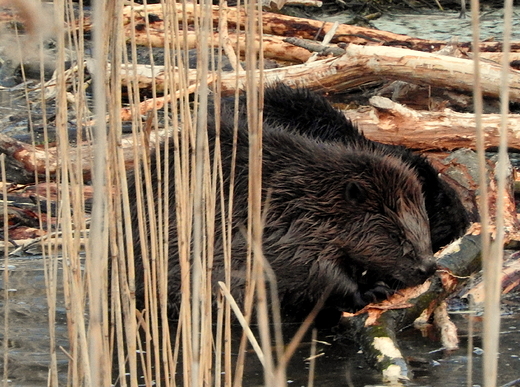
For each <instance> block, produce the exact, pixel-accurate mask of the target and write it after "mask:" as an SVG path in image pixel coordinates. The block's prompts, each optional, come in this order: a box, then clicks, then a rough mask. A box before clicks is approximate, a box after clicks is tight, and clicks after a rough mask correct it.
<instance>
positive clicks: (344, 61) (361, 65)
mask: <svg viewBox="0 0 520 387" xmlns="http://www.w3.org/2000/svg"><path fill="white" fill-rule="evenodd" d="M345 51H346V52H345V55H343V56H341V57H339V58H329V59H324V60H320V61H315V62H312V63H306V64H302V65H294V66H287V67H283V68H277V69H269V70H264V80H265V82H266V83H270V82H277V81H283V82H285V83H287V84H289V85H298V86H305V87H308V88H310V89H313V90H321V91H327V92H333V93H334V92H340V91H345V90H348V89H350V88H353V87H357V86H360V85H363V84H365V83H368V82H372V81H375V80H380V79H393V80H401V81H406V82H411V83H415V84H419V85H428V86H433V87H440V88H446V89H452V90H459V91H460V90H462V91H466V92H472V90H473V83H472V82H473V73H474V71H473V62H472V61H470V60H468V59H461V58H453V57H447V56H444V55H436V54H430V53H421V52H417V51H412V50H407V49H401V48H395V47H370V46H358V45H354V44H351V45H349V46H348V47H347V48H346V50H345ZM480 72H481V80H482V81H481V82H482V92H483V94H484V95H485V96H492V97H498V95H499V92H500V90H499V85H500V76H501V69H500V66H498V65H496V64H494V63H482V64H481V68H480ZM236 77H239V80H238V87H239V88H244V85H245V80H246V73H245V72H239V73H238V74H237V73H225V74H223V75H222V78H221V86H222V91H223V93H224V94H231V93H233V92H234V91H235V89H236V85H237V82H236ZM211 80H213V77H210V78H209V81H211ZM157 82H158V83H159V84H160V83H161V82H164V79H163V78H161V75H160V74H158V75H157ZM195 82H196V80H194V79H189V80H188V83H189V84H195ZM509 86H510V99H511V101H513V102H520V72H519V71H516V70H511V71H510V82H509ZM156 102H157V105H156V106H157V108H160V107H161V106H162V105H161V100H160V99H157V100H156ZM139 110H140V111H141V112H142V111H146V110H145V108H143V107H140V108H139Z"/></svg>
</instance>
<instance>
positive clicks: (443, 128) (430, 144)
mask: <svg viewBox="0 0 520 387" xmlns="http://www.w3.org/2000/svg"><path fill="white" fill-rule="evenodd" d="M370 104H371V105H372V107H361V108H359V109H358V110H348V111H346V112H345V113H346V115H347V116H348V117H349V118H350V119H351V120H352V121H353V122H354V123H356V124H357V125H358V127H359V128H360V129H361V130H362V131H363V133H364V134H365V135H366V136H367V137H368V138H370V139H373V140H377V141H380V142H383V143H386V144H400V145H404V146H406V147H408V148H412V149H428V150H454V149H458V148H471V149H475V148H476V133H475V115H474V114H473V113H457V112H454V111H452V110H449V109H445V110H443V111H441V112H429V111H424V110H422V111H417V110H412V109H409V108H407V107H405V106H403V105H401V104H398V103H395V102H393V101H392V100H390V99H388V98H385V97H377V96H375V97H372V98H371V99H370ZM507 124H508V125H507V131H508V145H509V147H511V148H516V149H520V115H518V114H510V115H509V119H508V120H507ZM499 127H500V114H484V115H482V128H483V131H484V144H485V146H486V147H487V148H490V147H497V146H498V144H499V133H498V131H499Z"/></svg>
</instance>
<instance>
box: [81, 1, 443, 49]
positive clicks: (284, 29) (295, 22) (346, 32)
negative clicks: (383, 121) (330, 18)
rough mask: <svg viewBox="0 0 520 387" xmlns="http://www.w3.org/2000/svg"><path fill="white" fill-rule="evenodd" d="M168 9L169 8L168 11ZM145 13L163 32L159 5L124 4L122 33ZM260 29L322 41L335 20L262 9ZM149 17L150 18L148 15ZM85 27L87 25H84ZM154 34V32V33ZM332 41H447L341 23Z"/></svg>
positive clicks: (190, 14)
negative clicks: (322, 19) (328, 20)
mask: <svg viewBox="0 0 520 387" xmlns="http://www.w3.org/2000/svg"><path fill="white" fill-rule="evenodd" d="M169 11H170V10H169ZM171 11H172V12H177V17H178V20H179V22H182V21H186V22H187V23H192V24H193V22H194V20H195V13H197V14H198V15H200V8H198V7H197V6H195V5H193V4H185V5H184V6H183V7H180V6H179V5H177V6H176V5H175V3H173V7H172V9H171ZM212 12H213V21H214V24H215V25H217V24H218V20H219V18H220V14H219V12H224V11H223V10H220V11H219V7H218V6H213V10H212ZM226 12H227V13H228V16H227V17H228V23H229V26H230V27H232V28H238V27H240V28H242V29H243V27H244V23H245V20H246V19H245V18H246V15H245V12H244V11H240V12H238V11H237V8H236V7H229V8H228V9H227V11H226ZM147 14H148V15H150V14H153V15H155V16H156V17H153V20H154V22H153V23H148V25H149V26H150V27H149V29H150V31H152V30H154V31H156V32H163V31H164V12H163V7H162V5H161V4H149V5H146V6H127V7H125V8H124V10H123V26H124V28H125V34H126V35H127V36H130V34H131V33H132V32H131V29H132V25H133V26H136V28H137V29H144V28H146V20H147V19H146V18H147ZM262 19H263V32H264V33H265V34H271V35H278V36H291V37H299V38H302V39H311V40H315V39H318V40H322V39H323V37H324V36H325V34H326V33H327V32H328V31H329V30H330V29H331V28H332V26H333V24H334V23H331V22H321V21H318V20H311V19H304V18H298V17H292V16H285V15H280V14H276V13H269V12H263V13H262ZM148 20H150V19H149V18H148ZM87 28H88V27H87ZM154 35H155V32H154ZM332 42H333V43H337V42H347V43H355V44H371V45H382V44H387V45H388V44H391V45H395V46H398V45H399V46H403V47H408V48H412V49H416V50H421V51H432V50H434V51H435V50H438V49H439V48H441V47H443V46H444V45H445V44H446V43H445V42H442V41H433V40H423V39H418V38H412V37H410V36H407V35H400V34H394V33H391V32H385V31H380V30H374V29H371V28H365V27H357V26H351V25H347V24H341V25H340V27H339V28H338V30H337V31H336V35H335V37H334V39H333V40H332Z"/></svg>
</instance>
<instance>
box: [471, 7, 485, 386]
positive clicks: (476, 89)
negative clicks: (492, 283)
mask: <svg viewBox="0 0 520 387" xmlns="http://www.w3.org/2000/svg"><path fill="white" fill-rule="evenodd" d="M479 7H480V6H479V0H471V25H472V35H473V36H472V38H473V68H474V72H473V73H474V76H473V104H474V110H475V130H476V144H477V154H478V168H479V182H478V184H479V187H480V196H479V209H480V223H481V225H482V232H481V243H482V253H481V254H482V262H484V261H486V260H487V259H488V257H489V245H490V238H489V222H490V220H489V202H488V190H487V189H484V187H487V181H486V176H487V172H486V160H485V146H484V129H483V127H482V114H483V112H484V110H483V109H484V108H483V100H482V82H481V79H480V78H481V75H480V48H479V40H480V37H479V23H480V22H479V17H480V15H479ZM468 334H469V335H470V336H471V335H472V334H473V332H472V331H469V333H468ZM468 353H469V356H470V363H471V364H472V363H473V359H472V357H471V356H473V349H472V348H468ZM472 371H473V370H472V367H468V373H467V383H468V386H470V385H473V375H472Z"/></svg>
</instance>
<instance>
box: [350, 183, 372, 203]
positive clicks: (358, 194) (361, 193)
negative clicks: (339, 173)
mask: <svg viewBox="0 0 520 387" xmlns="http://www.w3.org/2000/svg"><path fill="white" fill-rule="evenodd" d="M366 198H367V194H366V191H365V189H364V188H363V187H361V186H360V185H359V184H358V183H356V182H355V181H349V182H348V183H347V186H346V187H345V199H346V200H347V201H349V202H353V203H355V204H361V203H363V202H365V200H366Z"/></svg>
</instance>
